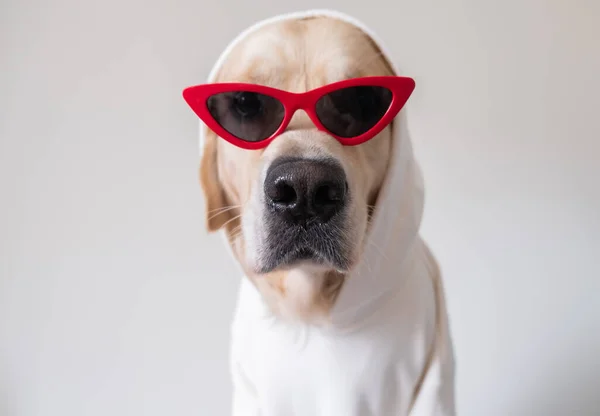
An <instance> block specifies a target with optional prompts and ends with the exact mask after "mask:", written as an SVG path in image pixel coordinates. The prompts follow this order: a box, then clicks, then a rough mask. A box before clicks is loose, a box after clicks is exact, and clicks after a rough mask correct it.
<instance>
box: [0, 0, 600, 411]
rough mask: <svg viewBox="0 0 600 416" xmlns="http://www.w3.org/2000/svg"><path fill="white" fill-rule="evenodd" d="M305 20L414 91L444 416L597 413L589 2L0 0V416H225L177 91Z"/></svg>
mask: <svg viewBox="0 0 600 416" xmlns="http://www.w3.org/2000/svg"><path fill="white" fill-rule="evenodd" d="M314 6H316V7H331V8H339V9H340V10H342V11H345V12H348V13H350V14H353V15H356V16H357V17H359V18H360V19H362V20H364V21H365V22H366V23H367V24H368V25H370V26H372V27H373V28H375V29H376V31H377V32H378V33H379V34H380V36H381V37H382V38H383V39H384V41H385V42H386V43H387V44H388V45H389V47H390V50H391V52H392V53H393V54H394V56H395V57H396V58H397V61H398V63H399V64H400V66H401V67H402V68H403V69H404V70H405V72H406V73H407V74H410V75H412V76H414V77H416V78H417V83H418V87H417V90H416V92H415V95H414V96H413V98H412V99H411V101H410V105H409V110H410V119H411V123H412V124H411V128H412V131H413V138H414V140H415V142H416V144H415V146H416V151H417V156H418V158H419V159H420V161H421V164H422V166H423V170H424V174H425V178H426V184H427V205H426V215H425V222H424V226H423V234H424V236H425V238H426V239H427V240H428V241H429V243H430V244H431V246H432V247H433V249H434V251H435V253H436V255H437V256H438V258H439V260H440V262H441V264H442V268H443V271H444V274H445V282H446V283H445V284H446V290H447V296H448V303H449V308H450V314H451V324H452V330H453V333H454V338H455V344H456V350H457V359H458V392H457V393H458V405H459V411H460V415H467V416H471V415H472V416H506V415H510V416H532V415H543V416H548V415H550V416H553V415H557V416H558V415H561V416H562V415H594V414H596V415H597V414H599V413H598V412H599V410H598V409H600V397H599V395H598V393H597V390H598V387H597V386H598V384H599V383H600V358H599V357H598V353H599V352H600V302H599V301H598V295H599V294H600V195H599V194H600V183H599V182H600V163H599V159H600V122H599V119H600V117H599V115H598V110H599V109H600V106H599V105H598V99H599V97H600V81H599V80H598V76H599V75H600V47H599V46H598V45H599V41H598V39H600V26H599V25H598V23H597V22H598V19H599V17H600V2H598V1H594V0H587V1H586V0H573V1H569V2H567V1H566V0H546V1H544V0H507V1H502V2H499V1H481V0H460V1H459V0H452V1H441V0H439V1H433V0H428V1H422V0H421V1H417V0H413V1H408V0H406V1H394V2H391V1H385V0H370V1H368V2H363V1H358V0H335V1H333V0H330V1H316V0H308V1H305V2H304V3H301V4H300V3H298V2H292V1H289V0H288V1H274V0H273V1H269V0H253V1H252V2H249V1H247V2H240V1H235V0H219V1H212V2H207V1H200V0H172V1H156V0H151V1H142V0H104V1H93V2H92V1H89V0H88V1H79V0H49V1H48V0H46V1H41V0H30V1H19V0H1V2H0V52H1V54H0V139H1V141H0V200H1V204H0V415H2V416H34V415H35V416H38V415H39V416H42V415H44V416H47V415H52V416H83V415H85V416H88V415H90V416H91V415H94V416H96V415H97V416H104V415H114V416H125V415H127V416H131V415H144V416H152V415H157V416H158V415H161V416H162V415H225V414H227V412H228V409H229V398H230V387H229V376H228V373H227V372H228V368H227V348H228V331H229V320H230V317H231V315H232V308H233V302H234V295H235V289H236V284H237V281H238V279H239V277H238V276H237V275H236V272H235V270H236V269H235V268H234V266H233V265H232V264H231V261H230V259H229V257H228V254H227V252H226V251H225V249H224V248H223V246H222V244H221V239H220V237H219V236H207V235H206V233H205V231H204V229H203V217H202V215H203V214H202V210H203V204H202V200H201V198H202V197H201V195H200V189H199V186H198V184H197V173H196V170H197V165H198V160H197V153H198V151H197V145H196V136H197V125H198V122H197V120H196V119H195V117H194V116H193V114H192V113H191V110H189V109H188V108H187V106H186V105H185V104H184V102H183V100H182V99H181V95H180V93H181V89H182V88H183V87H185V86H187V85H189V84H194V83H199V82H202V81H203V80H204V78H205V76H206V75H207V73H208V70H209V68H210V67H211V65H212V63H213V62H214V60H215V59H216V57H217V55H218V53H219V52H220V50H221V49H222V48H223V47H224V46H225V45H226V44H227V43H228V41H229V40H230V39H231V38H232V37H233V36H234V35H235V34H237V33H238V32H239V31H240V30H241V29H243V28H245V27H246V26H248V25H250V24H251V23H253V22H254V21H255V20H257V19H260V18H263V17H267V16H270V15H273V14H276V13H280V12H284V11H291V10H297V9H303V8H309V7H314Z"/></svg>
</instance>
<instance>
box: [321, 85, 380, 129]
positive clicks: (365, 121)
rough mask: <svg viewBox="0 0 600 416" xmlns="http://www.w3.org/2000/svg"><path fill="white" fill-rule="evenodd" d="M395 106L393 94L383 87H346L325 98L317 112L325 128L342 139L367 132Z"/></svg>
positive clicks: (322, 99) (322, 98)
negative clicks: (392, 104) (391, 106)
mask: <svg viewBox="0 0 600 416" xmlns="http://www.w3.org/2000/svg"><path fill="white" fill-rule="evenodd" d="M391 103H392V92H391V91H390V90H388V89H387V88H383V87H369V86H358V87H348V88H343V89H340V90H337V91H334V92H331V93H329V94H326V95H324V96H323V97H321V98H320V99H319V101H317V105H316V108H315V111H316V112H317V116H318V117H319V120H320V121H321V123H323V126H325V128H327V129H328V130H329V131H330V132H332V133H333V134H335V135H337V136H340V137H356V136H360V135H361V134H363V133H366V132H367V131H369V130H370V129H371V128H373V127H374V126H375V124H377V122H378V121H379V120H381V118H382V117H383V116H384V114H385V113H386V111H387V110H388V108H389V107H390V104H391Z"/></svg>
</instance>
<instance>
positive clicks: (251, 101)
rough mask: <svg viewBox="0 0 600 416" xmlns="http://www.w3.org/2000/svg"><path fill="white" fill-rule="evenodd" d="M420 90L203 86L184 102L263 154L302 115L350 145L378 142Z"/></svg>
mask: <svg viewBox="0 0 600 416" xmlns="http://www.w3.org/2000/svg"><path fill="white" fill-rule="evenodd" d="M414 88H415V81H414V80H413V79H412V78H408V77H398V76H379V77H364V78H351V79H348V80H344V81H339V82H335V83H333V84H329V85H325V86H323V87H319V88H316V89H313V90H311V91H307V92H303V93H293V92H288V91H283V90H279V89H276V88H271V87H267V86H263V85H257V84H245V83H219V84H203V85H197V86H193V87H188V88H186V89H185V90H183V98H184V99H185V101H186V102H187V103H188V105H189V106H190V107H191V108H192V110H194V112H195V113H196V114H197V115H198V117H200V119H201V120H202V121H203V122H204V123H205V124H206V125H207V126H208V127H209V128H210V129H211V130H212V131H214V132H215V133H216V134H217V135H219V136H220V137H222V138H223V139H225V140H227V141H228V142H230V143H231V144H234V145H236V146H238V147H241V148H243V149H262V148H264V147H266V146H267V145H268V144H269V143H270V142H271V141H272V140H273V139H275V138H276V137H277V136H278V135H279V134H281V133H283V132H284V131H285V129H286V128H287V126H288V124H289V123H290V120H291V119H292V116H293V115H294V113H295V112H296V110H299V109H300V110H304V111H305V112H306V113H307V114H308V116H309V117H310V119H311V121H312V122H313V123H314V124H315V126H316V127H317V128H318V129H319V130H322V131H325V132H327V133H328V134H329V135H331V136H333V137H334V138H336V139H337V140H338V141H339V142H340V143H342V144H343V145H346V146H355V145H358V144H361V143H364V142H366V141H367V140H370V139H372V138H373V137H375V135H377V134H378V133H379V132H380V131H381V130H383V129H384V128H385V127H386V126H387V125H388V124H389V123H390V122H391V121H392V120H393V119H394V117H395V116H396V115H397V114H398V112H399V111H400V110H401V109H402V107H403V106H404V104H405V103H406V101H407V100H408V98H409V97H410V95H411V94H412V92H413V90H414Z"/></svg>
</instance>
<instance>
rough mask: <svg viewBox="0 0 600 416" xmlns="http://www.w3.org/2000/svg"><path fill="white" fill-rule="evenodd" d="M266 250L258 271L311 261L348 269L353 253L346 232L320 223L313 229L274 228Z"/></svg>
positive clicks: (333, 267)
mask: <svg viewBox="0 0 600 416" xmlns="http://www.w3.org/2000/svg"><path fill="white" fill-rule="evenodd" d="M267 241H268V243H267V244H266V247H265V249H264V250H262V251H263V256H261V257H262V261H261V267H260V268H259V270H258V271H259V273H269V272H272V271H273V270H276V269H288V268H292V267H295V266H298V265H300V264H311V265H317V266H322V267H326V268H331V269H336V270H339V271H346V270H348V269H349V268H350V256H349V250H348V247H347V244H346V243H345V238H344V235H343V231H342V229H341V228H339V227H335V226H329V225H320V226H317V227H312V228H308V229H306V228H301V227H286V228H284V229H282V228H281V227H277V228H271V229H270V231H269V233H268V238H267Z"/></svg>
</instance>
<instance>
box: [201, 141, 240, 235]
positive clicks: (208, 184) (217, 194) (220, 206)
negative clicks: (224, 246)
mask: <svg viewBox="0 0 600 416" xmlns="http://www.w3.org/2000/svg"><path fill="white" fill-rule="evenodd" d="M203 146H204V148H203V150H202V158H201V160H200V185H201V186H202V190H203V191H204V201H205V208H206V213H205V215H206V228H207V230H208V231H209V232H213V231H217V230H219V229H220V228H221V227H223V225H224V224H225V223H226V222H227V221H229V220H230V219H231V218H232V215H233V214H232V212H231V210H230V209H227V207H228V204H227V198H226V196H225V191H224V190H223V185H222V184H221V180H220V178H219V169H218V164H217V152H218V146H217V138H216V137H215V136H214V134H213V133H212V132H207V134H206V135H205V142H204V144H203Z"/></svg>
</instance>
